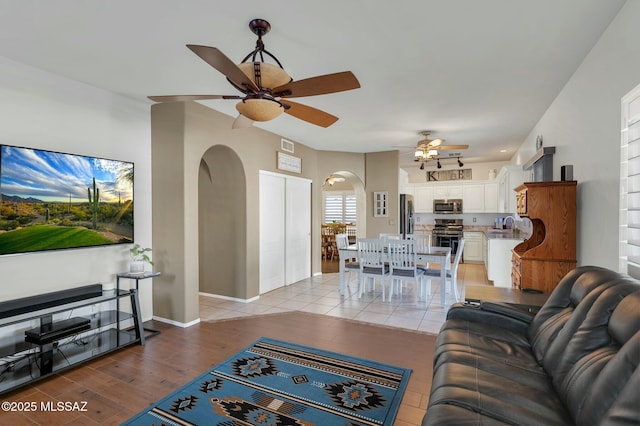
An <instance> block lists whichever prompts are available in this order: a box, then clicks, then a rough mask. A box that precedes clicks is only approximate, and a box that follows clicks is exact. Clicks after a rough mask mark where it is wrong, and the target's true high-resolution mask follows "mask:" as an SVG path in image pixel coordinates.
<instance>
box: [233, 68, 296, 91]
mask: <svg viewBox="0 0 640 426" xmlns="http://www.w3.org/2000/svg"><path fill="white" fill-rule="evenodd" d="M254 64H258V65H257V66H258V67H259V75H260V83H258V81H257V80H258V79H257V78H256V69H255V67H254ZM238 68H240V70H241V71H242V72H243V73H244V74H245V75H246V76H247V77H249V78H250V79H251V80H252V81H253V82H254V83H255V84H256V86H258V87H260V88H266V89H273V88H274V87H278V86H282V85H284V84H287V83H289V82H291V76H290V75H289V74H287V72H286V71H285V70H283V69H282V68H280V67H279V66H277V65H273V64H270V63H267V62H243V63H241V64H239V65H238Z"/></svg>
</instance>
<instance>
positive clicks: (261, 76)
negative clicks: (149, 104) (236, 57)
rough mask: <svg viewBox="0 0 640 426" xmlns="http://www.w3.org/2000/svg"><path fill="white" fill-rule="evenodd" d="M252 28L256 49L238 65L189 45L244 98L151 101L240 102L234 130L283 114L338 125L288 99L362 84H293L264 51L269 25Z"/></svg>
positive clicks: (346, 76)
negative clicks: (214, 100) (264, 37)
mask: <svg viewBox="0 0 640 426" xmlns="http://www.w3.org/2000/svg"><path fill="white" fill-rule="evenodd" d="M249 28H251V31H253V33H254V34H256V35H257V36H258V40H257V41H256V47H255V49H254V50H253V51H252V52H250V53H249V54H248V55H247V56H246V57H245V58H244V59H243V60H242V62H241V63H240V64H238V65H236V64H235V63H234V62H233V61H232V60H231V59H229V58H228V57H227V56H225V54H224V53H222V52H221V51H220V50H218V49H217V48H215V47H209V46H199V45H193V44H188V45H187V47H188V48H189V49H190V50H191V51H192V52H193V53H195V54H196V55H198V56H199V57H200V58H201V59H202V60H204V61H205V62H206V63H208V64H209V65H211V66H212V67H213V68H215V69H216V70H218V71H219V72H221V73H222V74H223V75H224V76H225V77H226V78H227V80H228V81H229V82H230V83H231V85H232V86H233V87H234V88H236V89H237V90H239V91H240V92H242V95H171V96H149V99H151V100H152V101H155V102H180V101H199V100H206V99H239V100H240V102H238V104H237V105H236V109H237V110H238V112H239V113H240V115H239V116H238V118H237V119H236V121H235V122H234V124H233V127H234V128H238V127H247V126H250V125H251V124H252V123H253V122H254V121H269V120H272V119H274V118H276V117H278V116H279V115H280V114H282V113H283V112H285V113H287V114H289V115H291V116H293V117H296V118H298V119H300V120H304V121H306V122H308V123H311V124H315V125H317V126H320V127H329V126H331V125H332V124H333V123H335V122H336V121H337V120H338V117H336V116H334V115H331V114H329V113H327V112H324V111H322V110H319V109H317V108H313V107H310V106H308V105H303V104H299V103H296V102H292V101H290V100H289V98H299V97H304V96H315V95H324V94H329V93H336V92H342V91H345V90H352V89H357V88H359V87H360V83H359V82H358V79H357V78H356V77H355V75H353V73H352V72H351V71H344V72H338V73H334V74H326V75H321V76H317V77H311V78H307V79H303V80H298V81H293V79H292V78H291V77H290V76H289V74H287V72H286V71H285V70H284V68H283V67H282V65H281V64H280V61H279V60H278V59H277V58H276V57H275V56H274V55H272V54H271V53H269V52H268V51H266V50H265V48H264V43H263V42H262V36H263V35H265V34H267V33H268V32H269V31H270V30H271V25H270V24H269V22H267V21H265V20H264V19H254V20H252V21H251V22H249ZM265 55H266V56H268V57H270V58H271V59H273V61H275V64H271V63H267V62H264V57H265Z"/></svg>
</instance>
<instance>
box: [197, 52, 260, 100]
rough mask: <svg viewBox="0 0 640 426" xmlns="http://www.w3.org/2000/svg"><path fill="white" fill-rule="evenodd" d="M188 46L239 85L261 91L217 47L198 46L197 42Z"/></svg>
mask: <svg viewBox="0 0 640 426" xmlns="http://www.w3.org/2000/svg"><path fill="white" fill-rule="evenodd" d="M187 47H188V48H189V49H191V51H192V52H193V53H195V54H196V55H198V56H199V57H200V58H201V59H202V60H203V61H205V62H206V63H208V64H209V65H211V66H212V67H214V68H215V69H217V70H218V71H220V72H221V73H222V74H224V75H225V77H227V78H228V79H229V80H230V81H231V82H232V83H235V84H236V85H237V86H239V87H248V88H249V89H251V90H252V91H254V92H259V91H260V89H259V88H258V86H256V84H255V83H254V82H253V80H251V79H250V78H249V77H247V75H246V74H245V73H243V72H242V70H241V69H240V68H238V66H237V65H236V64H235V63H234V62H233V61H232V60H231V59H229V58H228V57H227V56H226V55H225V54H224V53H222V52H221V51H220V50H218V49H217V48H215V47H210V46H198V45H195V44H187Z"/></svg>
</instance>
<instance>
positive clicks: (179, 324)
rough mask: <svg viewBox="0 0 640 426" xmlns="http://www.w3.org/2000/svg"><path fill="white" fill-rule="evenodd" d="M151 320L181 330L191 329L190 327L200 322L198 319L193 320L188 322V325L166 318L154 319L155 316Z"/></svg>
mask: <svg viewBox="0 0 640 426" xmlns="http://www.w3.org/2000/svg"><path fill="white" fill-rule="evenodd" d="M153 320H154V321H160V322H163V323H165V324H171V325H175V326H176V327H181V328H187V327H191V326H192V325H196V324H198V323H199V322H200V318H198V319H194V320H193V321H189V322H188V323H184V322H179V321H174V320H170V319H167V318H162V317H156V316H154V317H153Z"/></svg>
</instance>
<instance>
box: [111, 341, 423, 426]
mask: <svg viewBox="0 0 640 426" xmlns="http://www.w3.org/2000/svg"><path fill="white" fill-rule="evenodd" d="M410 374H411V370H410V369H407V368H400V367H394V366H392V365H387V364H382V363H379V362H375V361H369V360H366V359H360V358H354V357H350V356H345V355H341V354H338V353H333V352H327V351H322V350H318V349H314V348H310V347H306V346H300V345H295V344H291V343H286V342H281V341H278V340H272V339H267V338H261V339H259V340H258V341H256V342H255V343H253V344H252V345H250V346H249V347H247V348H246V349H244V350H243V351H241V352H240V353H238V354H236V355H234V356H232V357H231V358H229V359H227V360H226V361H224V362H223V363H221V364H219V365H217V366H215V367H213V368H212V369H211V370H209V371H207V372H206V373H204V374H202V375H201V376H200V377H197V378H196V379H194V380H193V381H191V382H190V383H188V384H186V385H185V386H183V387H181V388H180V389H178V390H177V391H175V392H174V393H172V394H171V395H169V396H167V397H166V398H163V399H162V400H160V401H158V402H157V403H155V404H153V405H152V406H151V407H149V408H148V409H146V410H144V411H143V412H141V413H140V414H138V415H136V416H134V417H132V418H131V419H129V420H128V421H127V422H125V423H124V424H125V425H165V424H166V425H217V426H239V425H261V426H276V425H286V426H289V425H318V426H327V425H392V424H393V420H394V419H395V416H396V414H397V412H398V408H399V407H400V401H401V400H402V395H403V393H404V391H405V389H406V387H407V382H408V381H409V375H410Z"/></svg>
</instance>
